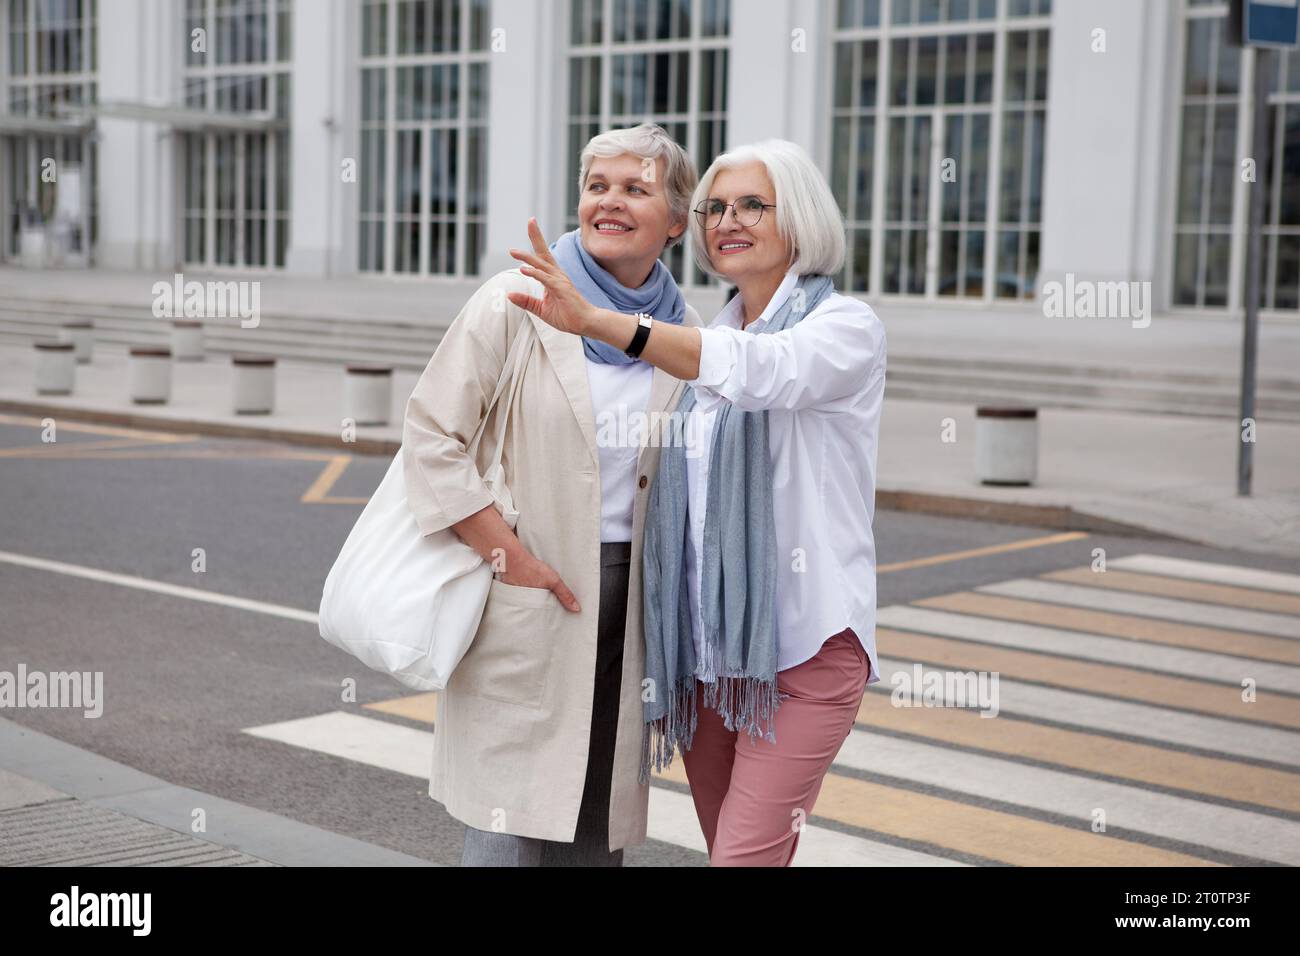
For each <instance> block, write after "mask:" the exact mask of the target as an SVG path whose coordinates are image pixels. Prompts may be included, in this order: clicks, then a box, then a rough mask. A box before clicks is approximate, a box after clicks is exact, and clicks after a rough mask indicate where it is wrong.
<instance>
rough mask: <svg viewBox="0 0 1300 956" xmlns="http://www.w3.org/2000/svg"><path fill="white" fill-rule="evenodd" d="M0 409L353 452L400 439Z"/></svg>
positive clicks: (26, 407) (42, 408) (14, 403)
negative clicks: (348, 438)
mask: <svg viewBox="0 0 1300 956" xmlns="http://www.w3.org/2000/svg"><path fill="white" fill-rule="evenodd" d="M0 412H16V413H20V414H24V415H44V416H53V417H62V418H66V419H69V420H70V421H76V422H91V423H92V424H97V425H122V426H125V427H129V428H139V429H142V430H145V431H160V432H170V431H187V432H194V433H195V434H198V435H209V436H212V437H214V438H255V439H261V440H263V441H282V442H286V443H288V444H290V445H301V446H307V447H311V448H328V449H330V450H331V451H346V452H351V453H353V454H357V455H386V456H388V457H392V456H393V455H395V454H397V450H398V448H400V447H401V445H402V443H401V442H400V441H398V440H396V439H392V438H358V439H357V440H356V441H351V442H345V441H344V440H343V439H342V438H340V437H339V436H338V435H335V434H333V433H329V432H311V431H303V430H301V429H294V428H276V427H274V426H272V427H266V426H258V425H233V424H230V423H228V422H212V421H205V420H204V419H192V418H160V417H158V416H156V415H146V414H138V413H135V412H110V411H102V410H99V409H93V408H77V407H75V406H63V405H46V404H42V403H40V402H24V401H19V400H17V399H0Z"/></svg>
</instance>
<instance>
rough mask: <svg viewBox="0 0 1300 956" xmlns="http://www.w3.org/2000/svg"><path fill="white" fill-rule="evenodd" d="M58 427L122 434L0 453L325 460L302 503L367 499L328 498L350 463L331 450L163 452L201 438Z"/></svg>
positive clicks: (10, 418) (5, 419) (15, 420)
mask: <svg viewBox="0 0 1300 956" xmlns="http://www.w3.org/2000/svg"><path fill="white" fill-rule="evenodd" d="M0 424H20V425H36V426H39V425H40V419H35V418H24V417H22V416H17V415H0ZM58 427H60V428H66V429H68V430H70V431H84V432H91V433H94V434H109V435H119V436H120V437H119V438H115V439H106V440H104V441H95V442H73V443H68V444H64V445H59V444H58V443H57V442H47V443H42V444H40V445H38V446H35V447H24V448H4V449H0V458H12V459H42V458H50V459H57V460H59V461H76V460H117V461H135V460H146V459H176V460H180V459H192V460H196V461H199V460H222V461H224V460H232V459H236V458H270V459H283V460H287V461H323V462H325V467H324V469H322V471H321V473H320V474H319V475H318V476H317V477H316V479H315V480H314V481H313V482H312V484H311V486H310V487H309V488H308V489H307V490H306V491H305V492H303V494H302V497H301V498H299V499H298V500H299V501H300V502H301V503H302V504H309V505H364V504H366V503H367V502H368V501H369V500H370V499H369V497H357V496H343V495H330V494H329V490H330V488H332V487H333V486H334V484H335V482H337V481H338V479H339V477H340V476H341V475H342V474H343V472H344V471H346V470H347V467H348V464H349V463H350V462H351V461H352V456H351V455H335V454H331V453H329V452H308V451H286V450H281V449H268V450H261V449H246V448H242V449H241V448H231V449H221V448H207V449H162V448H157V447H138V446H156V445H159V444H178V443H182V442H194V441H199V440H201V437H200V436H199V435H177V434H170V433H167V432H146V431H139V430H137V429H130V428H112V427H109V426H101V425H94V426H90V425H82V424H78V425H76V426H74V425H72V424H70V423H63V422H60V423H59V426H58Z"/></svg>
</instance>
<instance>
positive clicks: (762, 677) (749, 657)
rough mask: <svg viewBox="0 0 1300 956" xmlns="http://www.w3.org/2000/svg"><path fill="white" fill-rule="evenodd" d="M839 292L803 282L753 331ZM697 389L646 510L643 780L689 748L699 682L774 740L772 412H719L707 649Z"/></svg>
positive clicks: (735, 717)
mask: <svg viewBox="0 0 1300 956" xmlns="http://www.w3.org/2000/svg"><path fill="white" fill-rule="evenodd" d="M833 291H834V284H833V283H832V281H831V280H830V278H829V277H827V276H814V275H806V276H801V277H800V279H799V282H798V284H797V285H796V286H795V288H794V289H793V290H792V292H791V294H790V296H789V298H788V299H786V301H785V302H784V303H783V304H782V305H781V307H780V308H779V309H778V310H777V312H776V314H775V315H773V316H772V317H771V319H770V320H769V321H767V322H766V323H764V324H763V327H762V328H761V329H759V328H755V325H757V323H755V324H754V325H751V326H750V329H751V330H752V331H753V334H759V335H762V334H770V333H775V332H781V331H784V330H786V329H788V328H791V327H792V326H794V325H795V324H796V323H797V322H799V320H800V319H802V318H803V317H804V316H805V315H807V314H808V313H810V312H812V311H813V309H815V308H816V307H817V306H818V304H819V303H820V302H821V301H822V300H823V299H825V298H826V296H828V295H830V294H831V293H832V292H833ZM695 403H696V402H695V389H694V388H687V389H686V391H685V394H683V396H682V399H681V402H680V403H679V404H678V406H677V410H676V414H674V415H673V416H672V418H671V419H670V421H669V425H668V429H669V435H668V440H667V441H666V442H665V444H664V447H663V448H662V449H661V450H660V457H659V472H658V475H657V476H656V478H655V483H654V487H653V488H652V489H651V492H650V502H649V505H648V506H647V510H646V520H645V536H644V544H643V565H642V567H643V572H642V573H643V586H644V592H643V597H644V621H645V648H646V661H645V676H646V677H647V678H648V679H649V683H648V685H646V691H647V693H646V694H645V695H643V697H644V696H648V697H649V699H648V700H644V704H643V707H642V716H643V718H644V720H645V733H644V735H643V738H642V747H641V776H640V779H641V782H642V783H648V782H649V775H650V767H651V765H652V764H653V765H654V768H655V770H657V771H658V770H662V769H663V768H664V766H665V765H667V764H670V763H671V762H672V757H673V753H674V751H675V750H676V749H677V748H678V747H681V749H683V750H689V749H690V747H691V743H692V741H693V739H694V736H695V728H696V717H697V715H696V706H697V703H698V702H697V700H696V695H697V691H696V687H697V683H696V682H697V680H699V681H700V682H702V683H703V684H704V688H703V696H704V705H705V706H706V707H713V708H714V709H716V710H717V711H718V714H719V715H720V716H721V717H722V719H723V722H724V724H725V726H726V728H727V729H728V730H744V731H747V732H748V733H749V735H750V738H751V739H752V738H754V737H757V736H759V735H760V734H761V735H762V736H763V737H764V739H766V740H768V741H771V742H773V743H775V741H776V732H775V730H774V728H773V722H774V719H775V717H776V710H777V707H778V705H779V704H780V699H781V698H780V695H778V693H777V689H776V663H777V652H778V645H777V630H776V610H775V600H774V595H775V591H776V568H777V554H776V520H775V518H774V517H773V511H772V458H771V452H770V449H769V445H768V428H767V411H766V410H760V411H753V412H749V411H743V410H741V409H738V408H736V407H735V406H734V405H732V404H731V403H730V402H724V403H723V404H722V405H721V406H720V407H719V409H718V413H717V418H716V420H715V422H714V428H713V440H712V444H711V446H710V449H709V456H710V457H709V484H708V489H707V491H706V496H707V506H706V509H705V517H704V554H703V556H702V559H701V561H700V570H699V574H700V616H701V618H702V623H703V634H702V640H701V643H700V646H701V653H700V654H699V655H698V658H699V659H698V660H697V654H696V650H695V640H694V625H693V622H692V620H691V611H690V602H689V599H688V592H687V584H686V560H685V555H686V548H687V547H688V543H687V536H688V535H689V534H690V526H689V523H688V521H687V504H688V489H687V479H686V442H685V429H686V421H687V418H688V417H689V414H690V411H691V409H692V408H694V407H695Z"/></svg>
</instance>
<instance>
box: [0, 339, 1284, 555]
mask: <svg viewBox="0 0 1300 956" xmlns="http://www.w3.org/2000/svg"><path fill="white" fill-rule="evenodd" d="M34 353H35V350H34V349H32V348H31V347H30V346H10V345H5V346H0V411H5V412H11V413H21V414H27V415H32V416H36V417H42V416H44V415H47V414H48V415H56V416H57V415H59V414H63V415H66V416H67V417H69V418H77V419H83V420H91V421H100V422H106V423H112V424H119V425H128V426H132V427H144V428H168V429H174V430H184V431H191V432H195V433H199V434H210V435H226V436H232V437H248V438H270V439H277V440H281V441H289V442H295V443H301V444H308V445H315V446H318V447H326V448H333V449H336V450H338V451H340V452H344V453H357V454H385V455H388V454H392V453H393V452H394V451H395V450H396V448H397V446H398V444H399V443H400V441H401V420H402V414H403V410H404V408H405V402H406V396H407V395H408V394H409V393H410V391H411V388H412V387H413V386H414V384H415V381H416V378H417V375H416V374H415V373H414V372H402V371H398V372H396V373H395V374H394V378H393V405H392V409H391V418H390V421H391V422H392V423H393V424H390V425H387V426H383V427H360V428H358V429H357V430H356V439H357V440H356V441H355V442H344V441H342V439H341V437H340V436H341V421H342V417H343V409H342V395H343V373H342V371H341V370H340V369H338V368H332V367H330V366H328V365H323V364H321V363H310V362H293V361H289V360H281V361H280V362H279V364H278V366H277V382H276V388H277V395H276V411H275V413H274V414H271V415H257V416H254V415H236V414H234V413H233V412H230V411H228V408H229V403H230V400H231V385H230V379H231V374H230V363H229V360H228V359H227V358H225V357H223V356H215V355H214V356H210V357H209V358H208V359H207V360H205V361H203V362H195V363H190V362H185V363H176V364H175V365H174V378H173V393H172V401H171V403H169V404H168V405H165V406H158V405H134V404H132V403H131V402H130V400H129V399H128V397H127V370H126V363H127V355H126V352H125V350H124V349H122V348H121V347H115V346H111V345H97V346H96V351H95V360H94V362H93V364H91V365H88V366H87V365H79V366H77V372H76V376H77V379H76V390H75V393H74V394H73V395H71V396H38V395H36V393H35V392H34V390H33V385H32V382H33V364H34ZM887 395H888V388H887ZM947 418H951V419H953V420H954V422H955V436H956V440H955V441H953V442H948V443H945V442H944V441H942V432H943V421H944V419H947ZM974 425H975V419H974V407H973V406H972V405H971V404H968V403H960V402H929V401H915V400H911V399H901V398H892V397H887V399H886V402H885V411H884V416H883V419H882V424H881V442H880V451H879V458H878V473H877V488H878V497H877V502H878V504H879V505H880V507H883V508H897V509H902V510H914V511H925V512H929V513H940V514H951V515H957V516H967V517H979V518H985V519H992V520H1003V521H1016V522H1021V523H1026V524H1032V525H1041V526H1044V527H1052V528H1076V529H1082V530H1095V531H1124V530H1139V531H1143V532H1150V533H1155V534H1161V535H1168V536H1172V537H1177V538H1184V539H1187V540H1191V541H1197V542H1201V543H1205V544H1211V545H1215V546H1218V547H1226V548H1234V549H1241V550H1246V551H1259V552H1264V553H1270V554H1279V555H1284V556H1288V557H1294V558H1300V425H1295V424H1282V423H1273V422H1268V421H1262V422H1261V423H1260V425H1259V428H1258V434H1257V439H1258V440H1257V444H1256V447H1255V478H1254V492H1255V494H1254V497H1252V498H1248V499H1242V498H1238V497H1237V495H1236V454H1237V431H1236V428H1235V426H1234V424H1233V422H1232V421H1231V420H1222V419H1209V418H1195V417H1190V416H1163V415H1151V414H1129V413H1119V412H1104V411H1087V410H1076V409H1050V408H1049V409H1043V410H1041V411H1040V413H1039V428H1040V448H1039V463H1040V464H1039V480H1038V483H1037V484H1036V485H1035V486H1034V487H1030V488H999V487H985V486H982V485H980V484H978V483H977V482H976V481H975V478H974V459H975V454H974Z"/></svg>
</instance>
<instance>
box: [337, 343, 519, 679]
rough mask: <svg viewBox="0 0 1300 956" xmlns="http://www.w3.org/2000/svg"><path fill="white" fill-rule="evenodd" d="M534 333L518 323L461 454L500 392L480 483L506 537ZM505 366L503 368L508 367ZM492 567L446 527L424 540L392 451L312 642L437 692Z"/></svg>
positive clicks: (512, 515) (465, 644)
mask: <svg viewBox="0 0 1300 956" xmlns="http://www.w3.org/2000/svg"><path fill="white" fill-rule="evenodd" d="M535 341H536V333H535V332H534V331H533V328H532V322H531V321H526V322H524V324H523V326H521V327H520V330H519V332H518V333H517V334H516V335H515V339H514V342H513V343H511V347H510V353H509V355H507V357H506V362H505V364H504V366H503V368H502V375H501V378H500V380H499V381H498V382H497V388H496V392H495V394H494V395H493V396H492V401H491V402H490V403H489V404H488V407H487V411H486V412H485V413H484V416H483V421H482V422H481V423H480V424H479V427H478V430H477V431H476V432H475V435H474V438H473V439H472V440H471V441H470V444H469V454H470V455H471V456H474V455H475V450H476V448H477V446H478V444H479V442H480V441H481V440H482V438H483V431H484V429H485V428H486V427H487V423H488V421H489V420H490V419H491V418H492V410H493V408H494V407H495V406H496V404H497V402H498V401H499V400H500V398H501V396H502V394H503V392H504V391H505V387H506V385H507V384H511V383H513V384H512V385H511V389H510V397H509V405H508V406H507V411H506V414H505V415H502V416H500V421H501V428H500V430H499V433H498V434H497V435H496V439H495V441H496V444H495V446H494V450H493V453H492V459H491V462H490V464H489V466H488V469H487V472H486V473H485V474H484V475H483V481H484V483H485V484H486V485H487V487H488V490H489V491H490V492H491V493H492V496H493V498H494V499H495V505H496V508H497V510H498V511H500V512H501V517H502V518H504V519H505V522H506V524H508V525H509V526H510V527H511V528H512V529H513V528H514V526H515V521H516V520H517V519H518V517H519V512H518V511H516V510H515V507H514V502H513V500H512V499H511V496H510V489H508V488H507V487H506V483H505V475H504V472H503V470H502V468H501V452H502V449H503V446H504V442H505V430H506V422H507V420H508V418H509V412H510V410H511V409H513V408H514V405H515V401H516V397H517V395H518V391H519V383H520V381H522V379H523V371H524V368H525V367H526V366H527V363H528V358H529V356H530V355H531V353H532V349H533V344H534V342H535ZM512 359H513V361H512ZM491 584H492V566H491V565H490V564H488V563H487V562H485V561H484V560H483V559H482V558H481V557H479V555H478V552H476V551H475V550H474V549H473V548H471V547H470V546H469V545H467V544H465V543H464V542H463V541H461V539H460V538H459V537H458V536H457V535H456V533H455V532H454V531H452V530H451V529H450V528H446V529H444V530H442V531H436V532H434V533H433V534H429V535H425V534H421V533H420V529H419V526H418V525H417V524H416V522H415V516H414V515H413V514H412V513H411V509H410V508H409V507H408V506H407V502H406V481H405V479H404V478H403V475H402V450H401V449H400V448H399V449H398V452H397V454H396V455H395V456H394V457H393V462H392V464H391V465H389V466H388V472H387V474H385V475H384V480H383V481H381V482H380V483H379V487H378V488H377V489H376V490H375V493H374V495H373V496H372V497H371V498H370V501H369V502H368V503H367V504H366V507H365V509H364V510H363V511H362V512H361V516H360V517H359V518H357V523H356V524H355V525H354V526H353V528H352V531H351V533H350V534H349V535H348V538H347V540H346V541H345V542H343V548H342V550H341V551H340V552H339V556H338V558H337V559H336V560H335V562H334V566H333V567H332V568H331V569H330V573H329V576H328V577H326V579H325V588H324V591H323V593H322V594H321V602H320V636H321V637H323V638H325V640H327V641H329V642H330V643H331V644H333V645H334V646H335V647H339V648H342V649H343V650H345V651H347V652H348V653H349V654H352V655H353V656H354V657H356V658H357V659H359V660H360V661H361V662H362V663H363V664H365V665H366V666H367V667H370V668H371V669H373V670H377V671H383V672H384V673H385V674H389V675H391V676H392V677H393V678H395V679H396V680H398V681H399V682H401V683H402V684H405V685H406V686H407V687H411V688H414V689H415V690H441V689H442V688H444V687H446V686H447V680H448V678H450V677H451V674H452V671H453V670H455V669H456V665H457V664H459V663H460V659H461V658H462V657H464V656H465V652H466V651H467V650H469V646H470V644H471V643H472V642H473V640H474V635H475V634H476V633H477V632H478V625H479V621H480V620H481V618H482V617H483V608H484V606H485V605H486V604H487V596H488V588H489V587H490V586H491Z"/></svg>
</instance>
